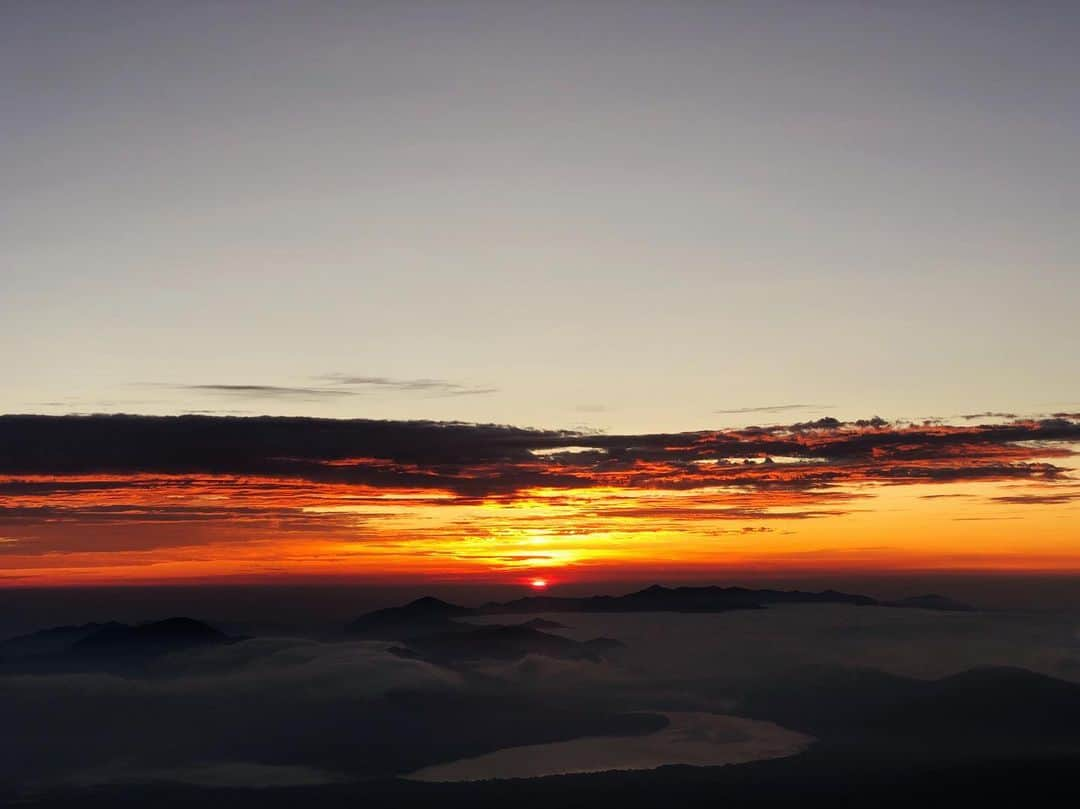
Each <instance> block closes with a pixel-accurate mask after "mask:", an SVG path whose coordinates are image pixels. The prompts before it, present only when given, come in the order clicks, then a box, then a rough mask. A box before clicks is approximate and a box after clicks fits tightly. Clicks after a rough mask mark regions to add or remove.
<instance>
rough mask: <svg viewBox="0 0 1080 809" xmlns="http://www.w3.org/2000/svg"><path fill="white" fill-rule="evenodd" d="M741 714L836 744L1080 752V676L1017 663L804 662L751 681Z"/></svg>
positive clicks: (936, 748)
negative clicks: (910, 669)
mask: <svg viewBox="0 0 1080 809" xmlns="http://www.w3.org/2000/svg"><path fill="white" fill-rule="evenodd" d="M735 713H738V714H740V715H743V716H749V717H753V718H759V719H769V720H771V721H774V722H776V723H778V724H780V725H783V726H784V727H788V728H791V729H793V730H800V731H803V732H806V733H809V734H811V735H813V736H815V737H817V738H819V739H821V740H822V741H823V742H826V743H833V744H861V745H865V744H874V745H877V746H881V747H888V748H890V749H908V750H915V749H921V750H929V749H935V750H938V751H940V750H942V749H955V748H962V749H965V750H968V751H973V750H981V751H985V750H994V751H997V752H1008V753H1018V752H1026V753H1028V754H1030V753H1032V752H1035V751H1039V752H1043V753H1045V752H1047V751H1048V750H1055V751H1058V752H1060V751H1062V750H1075V751H1080V685H1078V684H1076V683H1071V682H1067V681H1065V680H1059V679H1056V678H1054V677H1048V676H1046V675H1044V674H1037V673H1035V672H1032V671H1027V670H1026V669H1019V668H1007V667H983V668H975V669H970V670H968V671H964V672H961V673H959V674H955V675H953V676H951V677H944V678H942V679H939V680H916V679H910V678H906V677H898V676H896V675H892V674H886V673H885V672H881V671H877V670H873V669H856V668H844V667H829V666H815V667H803V668H800V669H797V670H794V671H792V672H790V673H789V674H788V675H786V676H784V677H780V678H776V679H773V680H772V681H770V682H767V683H761V684H758V685H756V686H754V687H751V688H749V689H747V690H746V691H745V692H744V693H743V694H742V696H741V698H740V699H739V701H738V704H737V707H736V709H735Z"/></svg>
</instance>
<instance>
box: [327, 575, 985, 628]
mask: <svg viewBox="0 0 1080 809" xmlns="http://www.w3.org/2000/svg"><path fill="white" fill-rule="evenodd" d="M777 604H846V605H851V606H858V607H896V608H917V609H929V610H947V611H959V610H972V609H974V607H971V606H969V605H967V604H962V603H960V602H958V601H953V600H952V599H949V598H945V597H944V596H938V595H924V596H915V597H913V598H905V599H902V600H899V601H881V600H879V599H876V598H871V597H870V596H864V595H853V594H851V593H841V592H838V591H836V590H822V591H821V592H816V593H814V592H806V591H802V590H751V589H747V588H744V587H663V586H661V585H659V584H654V585H653V586H652V587H647V588H645V589H644V590H638V591H637V592H633V593H628V594H626V595H622V596H585V597H581V598H569V597H559V596H530V597H526V598H518V599H514V600H513V601H505V602H489V603H487V604H484V605H482V606H480V607H473V608H470V607H462V606H460V605H457V604H451V603H449V602H446V601H442V600H440V599H438V598H432V597H431V596H425V597H424V598H419V599H417V600H416V601H411V602H409V603H408V604H405V605H404V606H401V607H388V608H386V609H381V610H376V611H375V612H370V613H367V614H366V615H363V616H361V617H359V618H357V619H356V620H355V621H353V622H351V623H350V624H349V625H348V626H347V627H346V632H348V633H349V634H353V635H359V636H365V637H376V638H378V637H382V638H397V637H400V636H401V633H402V632H406V633H411V634H415V633H417V632H420V631H425V630H429V631H435V630H450V629H452V628H453V626H454V624H455V619H457V618H465V617H468V616H478V615H533V614H537V613H574V612H578V613H613V612H703V613H707V612H728V611H731V610H759V609H765V608H767V607H768V606H770V605H777ZM533 626H534V628H540V627H537V626H536V625H535V624H534V625H533ZM548 628H554V627H548Z"/></svg>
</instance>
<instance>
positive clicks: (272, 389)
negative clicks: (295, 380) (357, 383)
mask: <svg viewBox="0 0 1080 809" xmlns="http://www.w3.org/2000/svg"><path fill="white" fill-rule="evenodd" d="M177 387H178V388H180V389H181V390H189V391H202V392H204V393H220V394H224V395H227V396H238V397H250V398H287V399H291V398H297V397H300V398H324V397H325V398H334V397H341V396H353V395H355V392H354V391H349V390H336V389H333V388H325V387H324V388H316V387H286V386H281V385H224V384H222V385H178V386H177Z"/></svg>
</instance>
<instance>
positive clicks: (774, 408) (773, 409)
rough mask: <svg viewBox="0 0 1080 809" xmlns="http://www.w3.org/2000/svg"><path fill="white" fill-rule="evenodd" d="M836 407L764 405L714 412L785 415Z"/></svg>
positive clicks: (723, 413)
mask: <svg viewBox="0 0 1080 809" xmlns="http://www.w3.org/2000/svg"><path fill="white" fill-rule="evenodd" d="M833 407H835V405H820V404H783V405H764V406H762V407H736V408H733V409H731V410H714V411H713V413H716V414H717V415H739V414H745V413H783V412H785V411H788V410H831V409H832V408H833Z"/></svg>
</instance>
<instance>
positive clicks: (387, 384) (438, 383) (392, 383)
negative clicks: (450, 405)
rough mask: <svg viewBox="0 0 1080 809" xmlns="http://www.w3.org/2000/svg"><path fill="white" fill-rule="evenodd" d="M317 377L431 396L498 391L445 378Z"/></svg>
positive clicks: (468, 394)
mask: <svg viewBox="0 0 1080 809" xmlns="http://www.w3.org/2000/svg"><path fill="white" fill-rule="evenodd" d="M319 379H321V380H325V381H326V382H328V383H330V384H332V385H337V386H342V387H351V388H357V389H358V390H361V389H369V390H371V389H375V390H394V391H403V392H406V393H427V394H430V395H432V396H482V395H485V394H489V393H497V392H498V388H484V387H477V386H473V385H462V384H460V383H458V382H449V381H447V380H445V379H426V378H420V379H397V378H394V377H389V376H349V375H346V374H329V375H327V376H324V377H319Z"/></svg>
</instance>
